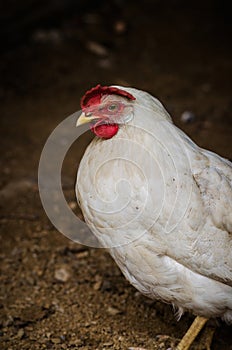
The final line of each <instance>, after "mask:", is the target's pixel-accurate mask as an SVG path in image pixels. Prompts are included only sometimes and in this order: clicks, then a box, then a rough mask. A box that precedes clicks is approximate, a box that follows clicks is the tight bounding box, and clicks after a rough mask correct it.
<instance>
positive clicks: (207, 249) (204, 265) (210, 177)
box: [183, 150, 232, 286]
mask: <svg viewBox="0 0 232 350" xmlns="http://www.w3.org/2000/svg"><path fill="white" fill-rule="evenodd" d="M192 174H193V179H194V182H195V184H196V189H197V191H198V198H200V202H199V203H195V206H197V205H199V204H200V208H201V210H202V211H201V210H199V211H198V215H200V216H201V217H202V226H201V228H200V229H199V230H198V232H197V234H196V235H195V238H194V242H193V244H192V246H191V251H192V254H190V255H189V256H188V257H187V258H186V257H184V259H183V264H184V265H187V266H188V267H189V268H190V269H192V270H193V271H195V272H198V273H200V274H202V275H204V276H207V277H209V278H213V279H215V280H217V281H220V282H222V283H225V284H227V285H230V286H232V164H231V163H230V162H229V161H227V160H226V159H223V158H221V157H219V156H218V155H216V154H214V153H212V152H209V151H205V150H200V153H199V156H198V161H196V162H195V163H193V168H192Z"/></svg>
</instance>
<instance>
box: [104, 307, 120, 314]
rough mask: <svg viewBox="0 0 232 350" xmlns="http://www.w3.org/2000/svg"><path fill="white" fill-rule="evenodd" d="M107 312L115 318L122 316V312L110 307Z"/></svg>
mask: <svg viewBox="0 0 232 350" xmlns="http://www.w3.org/2000/svg"><path fill="white" fill-rule="evenodd" d="M106 312H107V313H108V314H109V315H111V316H115V315H118V314H121V313H122V312H121V311H120V310H118V309H116V308H114V307H112V306H109V307H108V308H107V310H106Z"/></svg>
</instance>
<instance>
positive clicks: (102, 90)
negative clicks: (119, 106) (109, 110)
mask: <svg viewBox="0 0 232 350" xmlns="http://www.w3.org/2000/svg"><path fill="white" fill-rule="evenodd" d="M113 94H115V95H119V96H123V97H126V98H128V99H129V100H135V97H134V96H133V95H131V94H130V93H129V92H127V91H125V90H122V89H118V88H117V87H112V86H101V85H100V84H99V85H97V86H95V87H94V88H92V89H90V90H88V91H87V92H86V93H85V95H84V96H83V97H82V99H81V108H82V109H83V108H86V107H89V106H90V105H95V104H98V103H100V101H101V98H102V96H103V95H113Z"/></svg>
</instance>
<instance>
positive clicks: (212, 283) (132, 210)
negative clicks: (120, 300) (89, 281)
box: [76, 87, 232, 323]
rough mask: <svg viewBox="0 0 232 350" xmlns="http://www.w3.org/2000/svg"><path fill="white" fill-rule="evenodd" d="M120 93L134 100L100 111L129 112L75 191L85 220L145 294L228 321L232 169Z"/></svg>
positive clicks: (161, 112) (231, 310) (147, 106)
mask: <svg viewBox="0 0 232 350" xmlns="http://www.w3.org/2000/svg"><path fill="white" fill-rule="evenodd" d="M117 88H119V89H123V90H124V91H127V92H129V93H130V94H132V95H133V96H134V97H135V98H136V100H135V101H131V100H128V99H126V98H125V97H123V96H117V95H113V94H111V95H107V94H105V95H103V96H102V100H101V102H100V103H99V106H100V105H101V103H102V104H103V105H104V104H106V103H109V102H111V101H116V102H117V101H123V103H124V104H125V105H126V104H128V105H129V106H130V108H131V110H132V114H131V118H127V120H126V121H125V123H123V118H120V122H119V130H118V132H117V133H116V134H115V135H114V136H113V137H112V138H110V139H102V138H99V137H96V138H95V139H94V140H93V141H92V142H91V144H90V145H89V147H88V149H87V150H86V152H85V154H84V156H83V158H82V161H81V164H80V167H79V170H78V175H77V184H76V193H77V197H78V200H79V203H80V206H81V209H82V211H83V214H84V217H85V220H86V222H87V224H88V225H89V227H90V228H91V230H92V231H93V233H94V234H95V235H96V236H97V238H98V239H99V241H100V242H101V244H102V245H103V246H104V247H107V248H109V252H110V254H111V255H112V256H113V258H114V260H115V261H116V263H117V264H118V266H119V267H120V269H121V270H122V272H123V274H124V275H125V277H126V278H127V279H128V280H129V281H130V283H131V284H132V285H133V286H134V287H135V288H137V289H138V290H139V291H140V292H141V293H143V294H145V295H147V296H149V297H151V298H155V299H160V300H163V301H165V302H168V303H171V304H173V306H174V307H175V308H176V309H178V310H179V311H178V315H179V316H181V315H182V313H183V312H184V311H185V310H190V311H192V312H193V313H194V314H196V315H200V316H204V317H207V318H209V317H221V318H222V319H223V320H225V321H226V322H228V323H230V322H232V165H231V163H230V162H229V161H227V160H226V159H223V158H221V157H220V156H218V155H216V154H214V153H212V152H209V151H206V150H204V149H201V148H199V147H198V146H197V145H196V144H195V143H193V142H192V141H191V140H190V139H189V138H188V137H187V136H186V135H185V134H184V133H183V132H182V131H181V130H179V129H178V128H177V127H176V126H175V125H174V124H173V123H172V121H171V118H170V116H169V114H168V113H167V112H166V110H165V109H164V108H163V106H162V105H161V103H160V102H159V101H158V100H157V99H155V98H154V97H152V96H151V95H149V94H148V93H146V92H143V91H139V90H136V89H132V88H124V87H117ZM94 108H95V109H96V108H98V107H96V106H94ZM128 113H129V112H127V114H128ZM98 118H99V117H98ZM92 120H93V118H92ZM112 120H113V122H116V120H117V119H116V118H114V119H113V118H112ZM107 122H108V123H110V120H109V118H108V119H107Z"/></svg>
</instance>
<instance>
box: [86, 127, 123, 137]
mask: <svg viewBox="0 0 232 350" xmlns="http://www.w3.org/2000/svg"><path fill="white" fill-rule="evenodd" d="M90 129H91V131H92V132H93V133H94V134H95V135H97V136H98V137H101V138H103V139H111V137H113V136H114V135H115V134H117V132H118V124H100V125H92V126H91V127H90Z"/></svg>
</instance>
